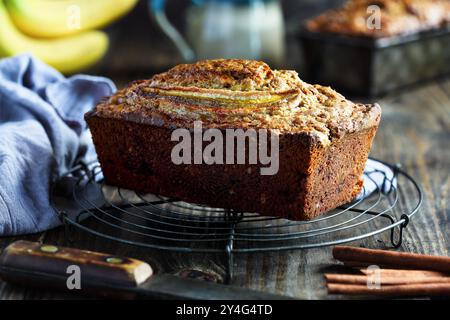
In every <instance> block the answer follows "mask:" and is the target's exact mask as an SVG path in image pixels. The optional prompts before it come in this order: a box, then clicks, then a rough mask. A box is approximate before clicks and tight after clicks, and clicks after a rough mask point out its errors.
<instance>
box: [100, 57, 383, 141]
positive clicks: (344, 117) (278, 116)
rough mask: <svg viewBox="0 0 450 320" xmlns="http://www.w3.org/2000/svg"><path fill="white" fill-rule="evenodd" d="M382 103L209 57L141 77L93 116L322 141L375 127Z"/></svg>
mask: <svg viewBox="0 0 450 320" xmlns="http://www.w3.org/2000/svg"><path fill="white" fill-rule="evenodd" d="M380 113H381V112H380V108H379V106H378V105H363V104H354V103H352V102H351V101H348V100H346V99H345V98H344V97H343V96H342V95H340V94H338V93H337V92H335V91H334V90H332V89H331V88H327V87H322V86H319V85H310V84H307V83H305V82H303V81H302V80H300V78H299V77H298V75H297V73H296V72H295V71H287V70H272V69H270V67H269V66H268V65H267V64H265V63H264V62H258V61H248V60H236V59H233V60H223V59H222V60H209V61H200V62H198V63H195V64H184V65H179V66H177V67H175V68H172V69H171V70H169V71H168V72H165V73H162V74H159V75H156V76H154V77H153V78H152V79H150V80H144V81H138V82H135V83H134V84H132V85H131V86H130V87H128V88H126V89H124V90H121V91H119V92H118V93H116V94H115V95H114V96H113V97H111V98H110V99H108V100H107V101H104V102H103V103H101V104H99V105H98V106H97V107H96V109H95V110H94V114H95V115H97V116H100V117H105V118H115V119H124V120H128V121H137V122H140V123H148V124H153V125H159V126H165V127H192V124H193V122H194V121H197V120H201V121H202V123H203V126H204V127H206V128H207V127H216V128H255V129H259V128H264V129H271V130H277V131H279V132H280V133H299V132H303V133H308V134H310V135H311V136H313V137H314V138H315V139H316V140H317V141H319V142H320V143H321V144H322V145H327V144H329V143H330V142H331V141H332V140H333V139H337V138H340V137H342V136H343V135H345V134H346V133H352V132H357V131H359V130H362V129H365V128H370V127H373V126H376V125H378V122H379V119H380Z"/></svg>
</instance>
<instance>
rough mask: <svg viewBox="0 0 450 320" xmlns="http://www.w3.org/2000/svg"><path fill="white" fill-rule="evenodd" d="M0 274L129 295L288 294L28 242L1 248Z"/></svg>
mask: <svg viewBox="0 0 450 320" xmlns="http://www.w3.org/2000/svg"><path fill="white" fill-rule="evenodd" d="M0 277H1V278H2V279H3V280H5V281H7V282H11V283H15V284H20V285H25V286H35V287H40V288H53V289H58V290H62V291H66V292H69V291H70V292H74V293H81V294H89V295H96V296H106V297H109V296H111V297H122V298H128V299H133V298H144V299H145V298H147V299H194V300H196V299H207V300H210V299H212V300H216V299H217V300H237V299H242V300H279V299H289V298H288V297H284V296H279V295H273V294H267V293H263V292H258V291H251V290H248V289H245V288H239V287H234V286H226V285H221V284H216V283H212V282H206V281H201V280H194V279H186V278H181V277H178V276H174V275H168V274H161V275H160V274H153V270H152V267H151V266H150V265H149V264H147V263H146V262H143V261H139V260H136V259H132V258H125V257H117V256H111V255H108V254H104V253H98V252H92V251H86V250H79V249H73V248H65V247H59V246H53V245H47V244H40V243H35V242H29V241H16V242H14V243H12V244H10V245H9V246H8V247H7V248H6V249H5V250H4V251H3V253H2V254H1V255H0Z"/></svg>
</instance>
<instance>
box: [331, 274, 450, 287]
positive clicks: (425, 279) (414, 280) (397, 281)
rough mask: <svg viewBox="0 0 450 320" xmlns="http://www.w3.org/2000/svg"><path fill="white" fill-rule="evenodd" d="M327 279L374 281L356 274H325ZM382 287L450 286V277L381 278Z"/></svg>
mask: <svg viewBox="0 0 450 320" xmlns="http://www.w3.org/2000/svg"><path fill="white" fill-rule="evenodd" d="M325 279H326V280H327V282H330V283H346V284H362V285H367V284H368V283H369V282H372V280H376V279H374V278H371V276H368V275H354V274H325ZM379 283H380V285H393V284H417V283H448V284H450V277H440V276H438V277H429V276H418V275H407V276H400V277H398V276H383V275H380V278H379Z"/></svg>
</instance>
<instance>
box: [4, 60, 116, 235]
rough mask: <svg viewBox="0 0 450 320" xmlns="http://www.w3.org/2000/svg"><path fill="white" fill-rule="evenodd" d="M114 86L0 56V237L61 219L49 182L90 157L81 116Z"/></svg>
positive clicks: (43, 227)
mask: <svg viewBox="0 0 450 320" xmlns="http://www.w3.org/2000/svg"><path fill="white" fill-rule="evenodd" d="M115 90H116V87H115V85H114V83H113V82H112V81H111V80H109V79H106V78H102V77H94V76H87V75H75V76H72V77H70V78H65V77H64V76H63V75H62V74H60V73H59V72H58V71H56V70H54V69H52V68H51V67H49V66H47V65H45V64H44V63H42V62H40V61H39V60H37V59H35V58H34V57H32V56H30V55H28V54H25V55H19V56H15V57H12V58H8V59H2V60H0V236H6V235H18V234H27V233H34V232H39V231H43V230H46V229H49V228H52V227H55V226H57V225H58V224H59V223H60V222H59V219H58V217H57V215H56V213H55V211H54V209H53V208H52V207H51V204H50V200H49V191H50V184H51V183H52V182H54V181H55V180H56V179H58V177H59V176H60V175H61V174H62V173H64V172H66V171H67V170H69V169H70V168H71V167H72V166H73V165H74V163H76V162H77V161H78V160H81V159H82V160H84V161H91V160H95V158H96V154H95V150H94V148H93V145H92V142H91V139H90V134H89V131H88V130H87V128H86V124H85V122H84V118H83V116H84V113H85V112H87V111H88V110H89V109H91V108H92V107H93V106H94V105H95V104H96V103H97V102H98V101H99V100H100V99H102V98H103V97H105V96H107V95H110V94H112V93H113V92H114V91H115Z"/></svg>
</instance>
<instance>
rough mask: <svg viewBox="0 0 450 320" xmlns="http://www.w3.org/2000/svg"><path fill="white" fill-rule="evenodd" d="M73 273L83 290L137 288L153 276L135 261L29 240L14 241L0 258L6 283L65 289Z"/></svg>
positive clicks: (1, 273) (149, 268)
mask: <svg viewBox="0 0 450 320" xmlns="http://www.w3.org/2000/svg"><path fill="white" fill-rule="evenodd" d="M75 272H78V273H79V276H80V282H81V286H84V287H86V286H87V287H95V286H96V285H101V286H105V285H106V286H112V287H137V286H138V285H140V284H141V283H143V282H145V281H146V280H147V279H149V278H150V277H151V276H152V273H153V271H152V268H151V267H150V265H148V264H147V263H145V262H142V261H139V260H136V259H131V258H124V257H117V256H112V255H108V254H104V253H98V252H92V251H86V250H78V249H72V248H64V247H57V246H53V245H47V244H40V243H35V242H29V241H16V242H14V243H12V244H10V245H9V246H8V247H7V248H6V249H5V250H4V251H3V253H2V254H1V255H0V277H2V278H3V279H4V280H6V281H10V282H16V283H22V284H27V285H40V286H42V285H44V286H52V287H55V286H57V287H59V288H61V289H65V288H67V280H68V279H69V277H70V276H71V275H73V274H74V273H75Z"/></svg>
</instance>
